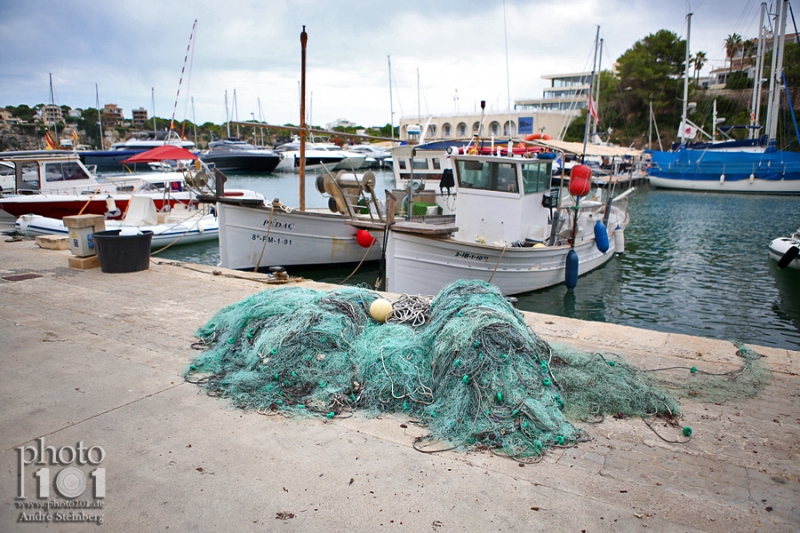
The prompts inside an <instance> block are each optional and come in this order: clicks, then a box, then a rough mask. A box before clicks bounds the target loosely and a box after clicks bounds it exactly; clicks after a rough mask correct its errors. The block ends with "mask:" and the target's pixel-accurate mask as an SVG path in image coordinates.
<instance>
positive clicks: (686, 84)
mask: <svg viewBox="0 0 800 533" xmlns="http://www.w3.org/2000/svg"><path fill="white" fill-rule="evenodd" d="M691 33H692V13H688V14H687V15H686V58H685V60H684V63H683V109H682V111H681V136H680V137H681V145H684V144H686V135H685V133H686V127H687V126H688V122H687V121H688V119H689V37H690V35H691ZM716 127H717V126H716V124H715V125H714V128H716Z"/></svg>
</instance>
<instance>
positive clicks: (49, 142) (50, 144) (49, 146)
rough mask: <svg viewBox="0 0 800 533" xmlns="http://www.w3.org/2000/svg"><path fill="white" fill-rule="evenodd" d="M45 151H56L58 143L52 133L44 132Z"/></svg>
mask: <svg viewBox="0 0 800 533" xmlns="http://www.w3.org/2000/svg"><path fill="white" fill-rule="evenodd" d="M44 149H45V150H55V149H56V143H55V141H54V140H53V137H51V136H50V132H49V131H46V132H44Z"/></svg>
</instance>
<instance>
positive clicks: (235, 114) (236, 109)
mask: <svg viewBox="0 0 800 533" xmlns="http://www.w3.org/2000/svg"><path fill="white" fill-rule="evenodd" d="M233 117H234V118H235V119H236V137H237V138H239V102H238V101H237V100H236V89H234V90H233Z"/></svg>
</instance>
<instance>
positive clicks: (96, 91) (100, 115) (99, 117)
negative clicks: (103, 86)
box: [94, 83, 105, 150]
mask: <svg viewBox="0 0 800 533" xmlns="http://www.w3.org/2000/svg"><path fill="white" fill-rule="evenodd" d="M94 96H95V98H96V99H97V104H96V105H97V123H98V124H99V125H100V139H99V140H100V150H102V149H103V148H104V147H105V145H104V143H103V113H102V111H100V90H99V89H98V88H97V84H96V83H95V84H94Z"/></svg>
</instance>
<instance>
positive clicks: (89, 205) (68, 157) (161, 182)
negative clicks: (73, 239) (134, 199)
mask: <svg viewBox="0 0 800 533" xmlns="http://www.w3.org/2000/svg"><path fill="white" fill-rule="evenodd" d="M165 148H166V149H167V150H168V151H169V152H170V153H169V154H166V155H165V156H163V157H162V159H161V160H165V159H167V158H169V159H173V160H174V159H177V158H184V157H186V158H187V159H196V156H194V155H193V154H191V153H190V152H188V151H186V150H184V149H182V148H180V147H171V146H167V147H164V146H161V147H158V148H156V149H154V150H153V151H161V150H164V149H165ZM153 151H148V152H142V153H139V154H138V155H137V156H135V157H139V158H144V159H140V160H141V161H142V162H145V163H146V162H147V160H154V159H152V158H148V157H147V154H149V153H152V152H153ZM174 151H182V152H181V154H183V155H175V154H174ZM155 157H160V156H155ZM0 162H6V163H10V164H13V165H14V184H13V188H11V189H10V190H6V189H5V188H4V190H3V193H2V195H0V219H2V222H3V223H5V224H13V222H14V220H16V219H17V218H18V217H20V216H22V215H27V214H34V215H41V216H44V217H48V218H56V219H61V218H63V217H65V216H68V215H78V214H93V215H104V216H105V217H106V218H107V219H119V218H121V217H122V215H123V213H124V212H125V210H126V209H127V207H128V202H129V200H130V198H131V196H132V195H133V194H134V193H135V194H138V195H144V196H149V197H150V198H152V199H153V202H154V203H155V206H156V210H158V211H162V212H163V211H169V210H170V209H172V208H173V207H174V206H175V205H176V204H184V205H186V206H189V207H192V206H195V205H197V195H196V194H195V193H193V192H192V191H189V190H186V188H185V186H184V185H185V172H186V170H187V169H186V168H185V167H184V168H176V169H175V170H174V171H170V172H146V173H140V174H126V175H121V176H114V177H110V176H109V177H106V178H104V179H102V180H100V179H98V178H97V177H96V176H94V175H93V174H92V173H91V172H89V170H88V169H87V168H86V166H85V165H84V164H83V163H82V162H81V160H80V159H79V157H78V155H77V154H76V153H74V152H63V151H48V150H38V151H32V152H3V153H0ZM225 194H227V195H230V196H236V197H237V198H248V199H251V200H256V201H260V202H261V203H263V200H264V197H263V196H262V195H260V194H258V193H255V192H253V191H246V190H228V191H226V192H225Z"/></svg>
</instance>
